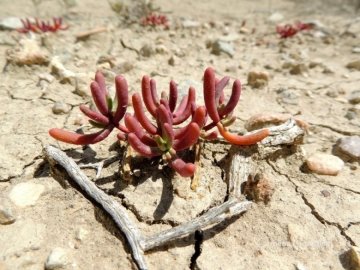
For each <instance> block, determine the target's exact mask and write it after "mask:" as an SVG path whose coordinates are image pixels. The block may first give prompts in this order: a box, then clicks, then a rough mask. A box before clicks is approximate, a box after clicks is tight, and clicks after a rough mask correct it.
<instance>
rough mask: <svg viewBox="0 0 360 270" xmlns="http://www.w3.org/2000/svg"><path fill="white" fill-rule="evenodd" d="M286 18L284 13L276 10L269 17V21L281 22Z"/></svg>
mask: <svg viewBox="0 0 360 270" xmlns="http://www.w3.org/2000/svg"><path fill="white" fill-rule="evenodd" d="M283 19H284V15H282V14H281V13H279V12H274V13H272V14H271V15H270V16H269V17H268V21H269V22H280V21H282V20H283Z"/></svg>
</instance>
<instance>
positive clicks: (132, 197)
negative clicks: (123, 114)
mask: <svg viewBox="0 0 360 270" xmlns="http://www.w3.org/2000/svg"><path fill="white" fill-rule="evenodd" d="M110 2H112V3H115V2H116V1H110ZM117 2H120V1H117ZM123 3H125V4H126V5H129V7H130V8H129V9H128V12H127V13H126V14H125V15H124V14H123V13H122V14H117V13H116V12H114V11H113V10H112V9H111V7H110V5H109V3H108V2H107V1H85V0H74V1H69V0H68V1H45V0H44V1H25V0H15V1H1V5H0V6H1V8H0V19H1V18H6V17H10V16H11V17H19V18H26V17H39V18H51V17H54V16H62V17H63V19H64V21H65V23H66V24H68V25H69V26H70V27H69V29H67V30H65V31H59V32H58V33H56V34H46V35H39V34H33V35H26V34H21V33H18V32H16V31H10V30H0V55H1V57H0V66H1V67H4V69H3V72H2V73H1V80H0V105H1V106H0V119H1V125H0V221H1V220H7V221H3V223H6V224H0V243H1V244H0V269H1V270H4V269H7V270H9V269H29V270H30V269H44V267H45V263H46V262H48V263H47V266H46V267H47V269H62V268H63V269H135V268H136V267H135V265H134V263H133V261H132V258H131V254H130V253H129V248H128V246H127V243H126V241H125V240H124V238H123V236H122V234H121V233H120V232H119V231H118V230H117V228H116V227H115V225H114V223H113V221H112V220H111V219H110V218H109V217H108V216H107V214H106V213H105V212H104V211H103V210H102V209H100V208H99V207H98V206H97V205H94V204H93V203H92V202H91V201H90V200H88V198H87V197H86V196H84V195H83V194H82V193H81V192H80V191H79V190H78V189H77V188H76V187H75V186H73V185H71V184H69V181H68V178H67V176H66V175H57V177H52V176H51V175H50V169H49V165H48V164H47V163H46V162H44V160H43V155H42V149H43V146H45V145H48V144H53V145H56V146H58V147H60V148H61V149H63V150H66V151H67V153H68V155H69V156H71V157H73V158H74V159H75V160H76V161H77V162H79V163H83V164H84V163H85V164H86V163H93V162H97V161H101V160H102V159H104V158H107V157H109V156H116V155H120V157H121V156H122V152H123V151H124V148H123V147H120V146H119V145H118V144H117V143H116V137H115V134H111V136H110V137H109V138H108V139H107V140H106V141H105V142H103V143H100V144H98V145H93V146H89V147H88V146H87V147H74V146H71V145H66V144H62V143H58V142H56V141H55V140H54V139H52V138H50V137H49V135H48V130H49V129H50V128H53V127H59V128H66V129H68V130H76V129H78V128H80V127H82V126H83V125H85V130H87V128H88V125H87V121H86V118H85V117H84V116H83V115H82V114H81V113H80V111H79V109H78V105H79V104H82V103H88V102H90V97H89V93H90V91H89V84H90V82H91V80H92V79H93V77H94V74H95V71H96V70H102V71H103V73H104V74H105V76H106V79H107V83H108V84H109V86H110V90H112V91H113V90H114V84H113V79H114V76H115V75H117V74H122V75H124V76H125V78H126V79H127V81H128V84H129V86H130V92H131V93H134V92H137V91H139V89H140V84H141V78H142V76H143V75H150V76H151V77H153V78H154V79H156V81H157V85H158V88H159V89H167V88H168V83H169V81H170V80H171V79H174V80H175V81H176V82H177V83H179V85H180V88H181V89H182V93H186V92H185V91H187V87H188V86H189V85H193V86H194V87H195V88H196V89H197V91H198V92H197V95H198V96H197V98H198V99H199V100H201V96H202V93H201V92H202V76H203V72H204V70H205V68H206V67H208V66H212V67H214V68H215V69H216V72H217V74H218V76H224V75H228V76H230V77H231V80H232V81H233V80H234V79H235V78H238V79H240V80H241V82H242V84H243V91H242V96H241V100H240V103H239V106H238V107H237V109H236V115H237V116H238V121H236V123H235V124H234V126H233V127H232V129H233V130H237V131H240V132H243V131H244V130H245V128H244V124H245V123H246V120H248V119H249V118H250V117H251V116H253V115H255V114H258V113H264V114H273V113H287V114H291V115H293V116H296V117H297V118H298V119H301V120H303V121H305V122H306V123H308V124H309V128H308V132H307V134H306V136H305V139H304V142H303V144H302V145H301V146H299V147H298V148H297V149H295V150H294V149H293V150H292V151H290V152H289V153H287V154H286V155H283V156H278V157H275V156H274V158H270V159H268V160H264V161H259V170H260V171H261V172H262V173H264V174H265V175H266V177H267V179H268V180H269V182H270V185H271V186H272V189H273V194H272V197H271V199H270V201H269V203H267V204H264V203H263V202H258V203H254V205H253V207H252V208H251V209H250V210H249V211H248V212H246V213H245V214H244V215H241V216H240V217H238V218H236V219H233V220H229V221H227V222H225V223H222V224H220V225H218V226H216V227H215V228H209V229H207V230H206V231H204V233H203V237H204V241H202V243H200V242H199V241H198V240H196V239H194V236H193V235H191V236H189V237H186V238H184V239H181V240H180V241H176V242H174V243H172V244H169V245H167V246H165V247H162V248H159V249H156V250H153V251H151V252H148V253H146V255H145V256H146V259H147V261H148V264H149V269H189V268H191V269H299V270H300V269H317V270H318V269H351V268H349V266H348V265H349V262H348V256H347V251H348V250H349V248H350V246H359V245H360V207H359V206H360V173H359V171H360V168H359V157H358V158H356V157H349V156H348V155H347V156H344V155H340V154H339V153H338V151H336V144H337V142H338V140H339V139H341V138H344V137H349V136H359V135H360V107H359V106H360V94H359V92H356V91H357V90H360V88H359V83H360V62H359V64H358V65H357V66H356V64H353V65H352V66H351V65H350V66H349V65H348V64H349V63H351V62H354V61H357V60H358V61H360V40H359V36H360V20H359V17H358V16H359V13H358V12H357V11H356V6H357V4H358V1H342V4H341V5H340V4H338V2H337V1H285V0H279V1H270V0H269V1H236V0H231V1H226V4H224V3H223V2H222V1H190V0H186V1H177V0H176V1H164V0H156V1H154V3H153V4H154V6H155V7H160V11H161V12H163V13H165V14H166V15H167V16H168V18H169V20H170V27H169V29H164V28H163V27H155V28H151V27H143V26H142V25H140V24H139V23H138V22H139V21H140V17H139V16H141V12H142V9H141V8H139V6H138V5H136V4H134V3H132V1H129V3H128V2H126V1H125V2H123ZM298 20H300V21H303V22H313V23H314V25H315V26H314V28H313V29H312V30H309V31H304V32H301V33H299V34H297V35H296V36H294V37H292V38H288V39H286V40H285V39H280V38H279V36H278V34H277V33H276V32H275V27H276V25H277V24H285V23H294V22H296V21H298ZM131 21H133V23H129V22H131ZM99 27H105V30H106V31H102V32H99V33H97V34H93V35H90V36H89V37H88V38H84V39H80V40H79V39H76V35H78V34H79V33H82V32H84V31H87V30H91V29H95V28H99ZM22 39H31V40H30V41H25V42H24V41H23V40H22ZM216 40H222V41H224V42H225V43H226V45H227V46H229V47H230V51H229V50H228V51H227V53H226V52H220V53H219V54H214V52H213V51H212V48H214V45H213V44H214V43H215V42H216ZM24 44H25V45H24ZM21 46H30V47H31V50H30V52H31V53H32V54H33V55H34V54H36V58H35V60H34V59H30V60H29V61H30V62H29V63H28V62H27V63H26V65H21V64H19V61H21V59H20V58H21V53H23V50H24V49H23V48H24V47H21ZM30 47H29V48H30ZM27 48H28V47H27ZM19 51H20V53H19ZM225 51H226V49H225ZM19 59H20V60H19ZM54 61H55V62H56V61H57V62H58V63H61V64H62V65H63V66H64V67H65V69H66V70H67V72H68V73H66V74H65V75H64V74H61V72H58V71H56V69H54V65H55V64H54ZM33 63H34V64H33ZM250 72H263V73H265V74H266V76H265V77H266V80H268V81H266V80H265V82H260V86H261V85H262V84H263V86H262V87H260V88H253V87H251V86H250V85H249V84H247V77H248V74H249V73H250ZM69 74H70V75H69ZM228 91H230V87H228ZM356 95H358V99H356V97H355V98H353V97H354V96H356ZM229 147H230V146H226V145H224V144H222V143H207V144H205V145H204V148H203V152H202V157H201V166H200V168H199V169H200V171H201V172H200V173H201V181H200V184H199V188H198V189H197V190H196V191H192V190H191V189H190V182H189V180H188V179H181V178H180V177H179V176H177V175H174V173H173V172H172V171H171V170H170V169H169V168H168V167H165V166H163V165H162V164H161V162H159V161H158V160H153V161H148V160H143V161H142V162H143V163H142V165H140V164H141V163H139V164H137V166H138V167H137V168H138V171H139V176H137V177H135V180H134V182H133V183H132V184H127V183H126V181H124V180H123V179H122V178H121V177H120V174H119V166H120V165H119V161H117V162H115V163H112V164H111V165H110V166H107V167H106V168H105V169H104V170H103V172H102V174H101V177H100V178H99V179H96V180H95V179H94V178H95V171H94V170H91V169H85V172H86V174H87V175H88V176H90V177H91V178H92V179H94V181H95V183H96V184H97V185H98V187H99V188H101V189H102V190H104V191H106V192H107V193H108V194H111V195H112V196H113V197H114V199H115V200H118V201H119V202H120V203H122V205H124V206H125V207H126V208H127V209H128V213H129V215H130V216H131V218H132V219H133V220H135V221H136V222H138V224H139V228H140V229H141V231H142V232H143V234H144V235H150V234H152V233H155V232H158V231H161V230H164V229H167V228H171V227H173V226H176V225H178V224H181V223H183V222H185V221H188V220H190V219H191V218H194V217H196V216H198V215H199V214H201V213H203V212H204V211H206V210H207V209H209V208H210V207H212V206H215V205H218V204H220V203H222V202H223V201H224V200H225V198H226V196H227V186H226V181H225V179H226V175H227V171H226V168H227V165H228V164H229V162H230V159H229V156H228V155H227V152H228V149H229ZM354 147H359V146H356V145H355V146H354ZM318 152H321V153H327V154H334V155H338V156H340V158H341V159H343V160H344V166H343V167H341V169H340V171H339V173H338V174H337V175H336V176H330V175H319V174H315V173H312V172H311V171H309V169H308V168H306V165H304V164H305V163H306V159H307V158H308V157H309V156H311V155H312V154H314V153H318ZM70 183H71V181H70ZM4 213H5V214H4ZM1 215H2V216H1ZM4 216H5V218H4ZM1 218H2V219H1ZM200 244H201V245H200ZM199 245H200V246H201V250H202V251H201V254H200V255H199V256H198V257H197V259H196V262H195V261H194V257H193V255H194V253H195V249H196V248H195V247H196V246H199ZM50 254H52V255H53V257H56V256H58V258H55V259H54V260H55V262H57V263H59V265H55V266H53V265H51V264H50V263H49V260H50V259H51V258H50V257H51V256H50V257H49V255H50ZM54 254H55V255H54ZM59 254H60V255H59ZM192 258H193V259H192Z"/></svg>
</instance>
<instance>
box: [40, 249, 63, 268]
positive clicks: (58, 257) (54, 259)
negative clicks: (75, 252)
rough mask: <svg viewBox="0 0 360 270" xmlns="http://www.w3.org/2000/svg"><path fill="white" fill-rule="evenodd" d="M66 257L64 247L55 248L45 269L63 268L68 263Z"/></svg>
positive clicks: (47, 260)
mask: <svg viewBox="0 0 360 270" xmlns="http://www.w3.org/2000/svg"><path fill="white" fill-rule="evenodd" d="M67 260H68V259H67V257H66V252H65V250H64V249H62V248H58V247H57V248H54V249H53V250H52V251H51V252H50V254H49V256H48V258H47V259H46V262H45V269H46V270H56V269H63V268H64V267H65V266H66V264H67V263H68V261H67Z"/></svg>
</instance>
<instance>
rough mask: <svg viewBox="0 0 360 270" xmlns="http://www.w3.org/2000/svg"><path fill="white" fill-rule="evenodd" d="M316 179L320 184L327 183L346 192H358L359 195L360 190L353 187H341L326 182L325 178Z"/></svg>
mask: <svg viewBox="0 0 360 270" xmlns="http://www.w3.org/2000/svg"><path fill="white" fill-rule="evenodd" d="M316 179H317V180H318V181H319V183H322V184H324V185H327V186H329V187H337V188H341V189H343V190H345V191H348V192H351V193H355V194H359V195H360V191H357V190H353V189H351V188H346V187H342V186H339V185H335V184H331V183H328V182H326V181H325V180H323V179H320V178H316Z"/></svg>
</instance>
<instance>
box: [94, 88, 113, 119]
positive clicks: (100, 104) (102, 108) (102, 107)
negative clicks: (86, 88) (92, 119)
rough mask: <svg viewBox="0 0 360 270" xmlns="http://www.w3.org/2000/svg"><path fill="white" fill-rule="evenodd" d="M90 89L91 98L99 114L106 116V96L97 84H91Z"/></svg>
mask: <svg viewBox="0 0 360 270" xmlns="http://www.w3.org/2000/svg"><path fill="white" fill-rule="evenodd" d="M90 88H91V94H92V97H93V99H94V102H95V105H96V107H97V108H98V110H99V112H101V113H102V114H103V115H105V116H108V115H109V111H108V105H107V100H106V95H105V94H104V92H103V91H102V90H101V88H100V87H99V84H98V83H97V82H92V83H91V85H90Z"/></svg>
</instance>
